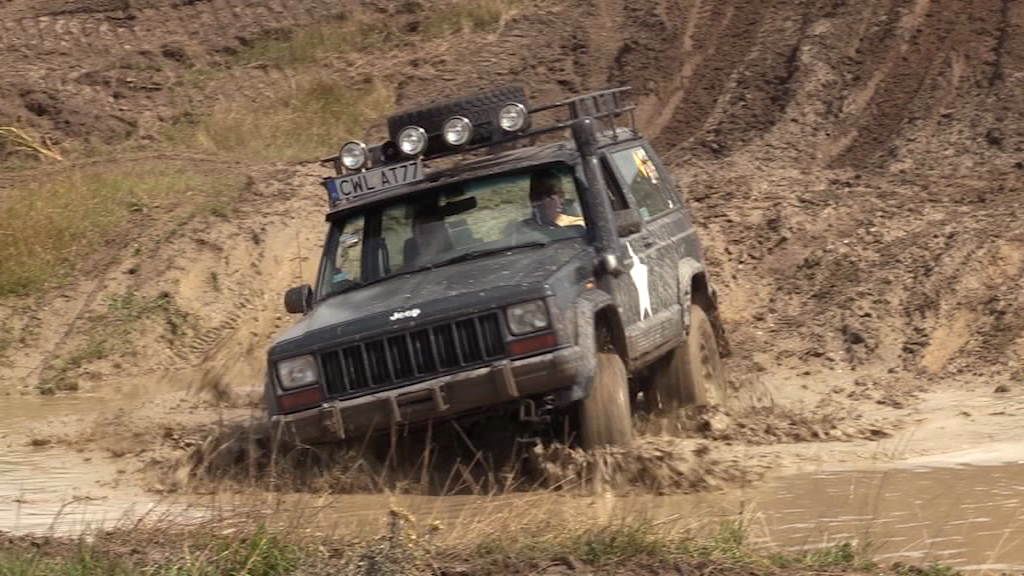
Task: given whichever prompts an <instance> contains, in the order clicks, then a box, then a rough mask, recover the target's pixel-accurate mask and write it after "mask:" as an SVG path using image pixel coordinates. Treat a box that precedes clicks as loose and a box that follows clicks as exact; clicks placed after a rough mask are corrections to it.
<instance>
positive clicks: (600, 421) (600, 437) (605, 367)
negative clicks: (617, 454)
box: [579, 351, 633, 450]
mask: <svg viewBox="0 0 1024 576" xmlns="http://www.w3.org/2000/svg"><path fill="white" fill-rule="evenodd" d="M629 399H630V394H629V380H628V375H627V374H626V365H625V364H624V363H623V362H622V358H620V357H619V355H618V354H616V353H615V352H614V351H607V352H598V353H597V373H596V374H595V375H594V384H593V385H592V386H591V388H590V395H589V396H587V397H586V398H585V399H584V400H582V401H581V403H580V413H579V415H580V444H581V445H582V446H583V448H584V449H586V450H591V449H594V448H599V447H601V446H629V445H630V444H632V443H633V418H632V413H631V411H630V405H629Z"/></svg>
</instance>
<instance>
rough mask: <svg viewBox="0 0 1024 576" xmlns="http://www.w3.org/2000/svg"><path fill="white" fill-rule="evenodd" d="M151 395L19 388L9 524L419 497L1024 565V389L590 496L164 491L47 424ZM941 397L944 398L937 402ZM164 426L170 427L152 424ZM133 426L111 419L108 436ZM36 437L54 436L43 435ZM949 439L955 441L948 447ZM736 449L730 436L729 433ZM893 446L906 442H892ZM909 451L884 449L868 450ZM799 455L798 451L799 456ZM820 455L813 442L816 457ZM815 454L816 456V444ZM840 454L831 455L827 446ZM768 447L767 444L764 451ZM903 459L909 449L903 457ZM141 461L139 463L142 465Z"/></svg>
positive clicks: (881, 552)
mask: <svg viewBox="0 0 1024 576" xmlns="http://www.w3.org/2000/svg"><path fill="white" fill-rule="evenodd" d="M137 401H138V398H137V397H136V398H133V397H129V396H121V395H119V396H107V395H105V396H99V395H89V394H78V395H75V396H67V397H54V398H39V397H35V396H8V397H6V398H4V401H3V402H0V448H2V449H0V530H10V531H15V532H35V533H57V534H67V533H75V532H81V531H83V530H87V529H95V528H99V527H110V526H113V525H117V524H123V523H125V522H132V521H134V520H137V519H139V518H148V519H150V520H153V521H168V522H175V523H181V522H187V521H190V520H193V519H195V520H208V519H214V520H221V519H224V521H226V522H230V521H232V520H233V519H238V520H240V521H242V522H246V521H248V520H251V518H252V517H253V516H259V517H264V518H267V519H268V520H269V521H271V522H272V523H274V524H280V525H284V526H286V527H297V529H301V530H308V531H310V532H314V533H322V534H331V533H336V534H343V535H350V536H358V535H361V534H362V535H370V534H378V533H380V530H381V529H382V528H384V525H385V524H386V523H387V521H388V518H387V514H386V512H387V511H388V510H395V509H399V510H404V511H406V512H408V513H409V514H411V515H412V516H413V517H414V518H415V519H416V521H417V523H418V524H420V525H421V526H428V525H429V526H433V525H434V523H435V522H436V523H437V525H440V526H443V527H444V528H443V529H442V533H445V534H459V533H462V534H465V533H466V531H480V530H519V529H521V530H529V529H530V528H531V526H536V525H537V523H538V522H543V521H547V520H551V519H554V518H563V519H567V520H570V521H574V520H579V521H586V520H596V521H608V520H613V519H616V518H622V517H628V516H636V515H642V516H645V517H648V518H650V519H651V520H653V521H655V522H659V523H661V524H663V525H668V526H673V527H679V528H698V527H708V528H712V529H713V528H714V526H715V525H716V524H717V523H718V522H719V521H721V520H725V519H733V520H735V519H742V520H743V521H744V523H745V524H746V525H747V526H748V528H749V530H750V534H751V537H752V538H754V540H755V541H756V542H758V543H762V544H766V545H773V546H782V547H794V548H796V547H801V548H806V547H814V546H821V545H826V544H830V543H837V542H855V543H864V544H866V545H868V546H869V548H870V550H871V551H872V552H873V553H874V554H875V555H876V556H877V557H879V558H880V559H883V560H887V561H898V560H902V561H908V562H915V563H921V562H928V561H930V560H939V561H942V562H944V563H947V564H950V565H953V566H956V567H958V568H960V569H963V570H988V569H991V570H1021V571H1024V519H1022V518H1021V516H1024V513H1022V512H1021V510H1022V509H1024V503H1022V500H1024V480H1021V479H1022V478H1024V461H1022V458H1024V442H1019V441H1014V440H1010V439H1012V438H1014V436H1013V435H1012V434H1010V433H1009V432H1011V431H1012V430H1016V429H1019V419H1018V418H1015V417H1014V416H1015V415H1017V414H1019V413H1020V411H1021V409H1022V405H1024V398H1021V397H1019V396H1017V395H1013V396H1009V397H1007V396H1001V397H991V396H984V395H977V394H975V395H973V396H972V395H970V394H967V393H959V392H958V393H956V394H952V395H949V394H944V395H936V396H935V397H934V398H931V399H928V400H925V401H924V403H923V406H924V407H925V408H927V409H928V410H927V411H928V412H929V413H930V417H929V418H927V419H924V420H921V421H919V422H918V423H917V424H916V425H914V426H912V427H911V428H910V429H908V430H906V431H905V432H904V433H903V434H899V435H897V436H894V437H893V438H890V439H888V440H887V441H883V442H866V441H864V442H854V443H815V444H799V443H798V444H788V445H786V446H765V447H744V446H742V445H738V446H735V447H734V448H735V449H738V450H741V451H746V450H750V449H753V448H764V449H767V450H769V451H771V452H774V453H777V454H784V455H785V457H784V459H783V461H784V460H786V459H789V460H793V459H794V458H795V454H796V453H797V452H798V451H803V452H806V453H807V454H811V455H812V456H813V455H814V454H817V455H820V456H821V457H820V458H818V457H817V456H815V457H813V458H811V459H810V460H813V462H811V461H807V462H806V463H805V464H808V465H812V467H813V469H811V470H807V469H806V467H805V469H804V471H801V472H798V473H788V474H787V475H785V476H781V475H780V476H776V477H775V478H770V479H768V480H765V481H763V482H760V483H757V484H755V485H754V486H753V487H750V488H744V489H738V488H729V489H725V490H708V491H705V492H702V493H697V494H688V495H675V496H655V495H644V496H631V497H605V496H601V497H581V496H579V495H578V494H577V495H573V494H572V493H556V492H550V491H546V490H538V491H535V492H528V493H520V494H512V495H507V496H501V497H481V496H472V495H466V496H440V497H438V496H412V495H390V496H389V495H338V494H334V495H327V496H316V495H311V494H296V493H287V492H284V493H267V492H262V491H259V490H241V491H239V492H237V493H224V492H220V493H213V494H205V495H197V494H180V495H174V496H157V495H154V494H152V493H148V492H146V491H145V490H143V489H142V488H141V487H138V486H136V485H134V484H133V483H132V482H131V481H121V477H122V474H123V472H124V467H125V466H126V465H127V464H129V463H133V458H134V460H138V459H139V458H138V457H128V458H115V457H110V456H109V455H104V454H103V453H102V452H100V451H97V450H88V449H85V450H81V451H79V450H77V449H75V448H74V447H73V445H64V444H60V443H54V444H50V443H47V442H46V441H45V438H46V436H45V435H41V436H36V435H35V433H36V432H37V431H40V430H41V429H42V430H53V429H61V428H67V432H66V434H72V435H74V434H75V432H74V430H75V429H76V428H75V422H76V420H75V418H78V419H79V420H78V421H77V425H78V426H80V425H81V417H82V416H83V415H95V416H97V417H99V416H104V415H107V414H110V413H111V412H113V411H114V410H115V408H116V407H118V406H121V405H127V404H133V403H135V402H137ZM932 404H934V405H932ZM150 427H159V426H158V425H157V423H156V421H152V422H151V425H150ZM117 433H118V431H117V430H112V429H109V426H108V427H106V428H103V434H104V435H105V436H116V435H117ZM34 438H42V439H43V440H41V441H39V442H35V441H34V440H33V439H34ZM938 438H943V439H944V440H941V443H942V445H943V446H944V447H945V450H935V449H934V448H935V442H936V441H937V439H938ZM715 444H716V447H715V448H713V450H718V449H722V450H727V449H728V446H729V444H730V443H728V442H725V443H715ZM890 444H891V445H890ZM878 450H882V451H884V452H890V451H891V452H894V453H896V452H898V453H901V456H900V457H897V458H892V459H885V460H886V461H878V460H877V459H873V458H872V459H871V460H873V461H874V466H872V463H871V462H868V461H865V460H864V459H863V458H860V457H859V456H858V455H859V452H861V451H865V452H872V451H878ZM791 452H792V453H791ZM812 453H813V454H812ZM807 454H805V456H807ZM826 454H830V456H828V457H826V456H825V455H826ZM752 455H753V453H751V456H752ZM894 456H895V454H894ZM134 464H136V465H138V464H139V462H134Z"/></svg>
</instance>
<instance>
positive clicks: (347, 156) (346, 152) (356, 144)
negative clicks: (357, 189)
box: [341, 140, 367, 170]
mask: <svg viewBox="0 0 1024 576" xmlns="http://www.w3.org/2000/svg"><path fill="white" fill-rule="evenodd" d="M366 157H367V153H366V145H365V144H363V143H362V142H360V141H358V140H353V141H352V142H346V143H345V145H344V146H342V147H341V165H342V166H344V167H345V168H348V169H349V170H359V169H360V168H362V167H363V166H365V165H366Z"/></svg>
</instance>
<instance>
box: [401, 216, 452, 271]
mask: <svg viewBox="0 0 1024 576" xmlns="http://www.w3.org/2000/svg"><path fill="white" fill-rule="evenodd" d="M451 249H452V240H451V237H450V236H449V235H448V228H447V227H446V226H445V225H444V217H443V216H442V215H441V214H440V213H439V212H438V211H434V210H420V211H419V212H418V213H417V214H416V216H414V217H413V220H412V237H411V238H409V240H407V241H406V244H405V260H404V262H403V265H404V266H405V267H408V266H422V265H424V264H426V263H428V262H430V261H432V260H434V259H435V258H436V257H437V255H438V254H441V253H442V252H446V251H448V250H451Z"/></svg>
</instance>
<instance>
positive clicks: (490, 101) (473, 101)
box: [388, 84, 526, 142]
mask: <svg viewBox="0 0 1024 576" xmlns="http://www.w3.org/2000/svg"><path fill="white" fill-rule="evenodd" d="M509 102H518V103H520V104H522V105H524V106H526V91H525V90H524V89H523V87H522V86H520V85H518V84H509V85H505V86H498V87H495V88H491V89H488V90H482V91H480V92H476V93H474V94H468V95H465V96H459V97H456V98H449V99H447V100H441V101H440V102H435V103H433V104H430V105H427V106H421V107H418V108H410V109H408V110H403V111H402V112H398V113H395V114H392V115H391V116H389V117H388V137H389V138H391V140H392V141H394V142H397V141H398V132H399V131H401V130H402V128H405V127H406V126H413V125H415V126H419V127H420V128H423V129H424V130H426V132H427V134H438V133H440V131H441V125H442V124H443V123H444V121H445V120H447V119H448V118H450V117H452V116H455V115H459V116H465V117H466V118H468V119H469V121H470V122H472V123H473V125H474V126H481V125H483V124H486V123H488V122H491V121H492V119H493V118H496V117H497V115H498V110H500V109H501V107H502V106H504V105H505V104H508V103H509Z"/></svg>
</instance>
